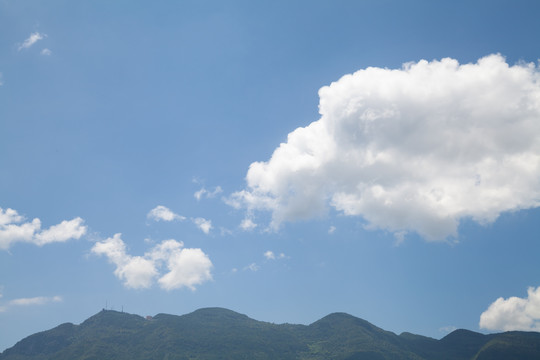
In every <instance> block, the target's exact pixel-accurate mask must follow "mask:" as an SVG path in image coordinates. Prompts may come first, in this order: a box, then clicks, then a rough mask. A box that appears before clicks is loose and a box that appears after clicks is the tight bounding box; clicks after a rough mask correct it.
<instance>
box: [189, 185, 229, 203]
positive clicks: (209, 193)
mask: <svg viewBox="0 0 540 360" xmlns="http://www.w3.org/2000/svg"><path fill="white" fill-rule="evenodd" d="M222 192H223V189H221V186H216V187H215V188H214V190H213V191H209V190H206V189H205V188H204V187H203V188H201V189H200V190H199V191H196V192H195V193H194V194H193V196H194V197H195V199H197V200H201V199H202V197H203V196H204V197H206V198H213V197H215V196H216V195H217V194H220V193H222Z"/></svg>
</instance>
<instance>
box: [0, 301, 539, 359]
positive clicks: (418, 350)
mask: <svg viewBox="0 0 540 360" xmlns="http://www.w3.org/2000/svg"><path fill="white" fill-rule="evenodd" d="M48 359H51V360H52V359H55V360H64V359H65V360H67V359H70V360H83V359H84V360H92V359H96V360H97V359H118V360H122V359H141V360H142V359H168V360H170V359H181V360H188V359H189V360H199V359H201V360H202V359H212V360H213V359H216V360H217V359H246V360H247V359H285V360H287V359H299V360H308V359H314V360H319V359H320V360H322V359H335V360H362V359H375V360H377V359H411V360H428V359H438V360H467V359H471V360H483V359H521V360H526V359H540V333H529V332H519V331H513V332H506V333H499V334H489V335H484V334H480V333H476V332H473V331H470V330H464V329H458V330H455V331H453V332H452V333H450V334H448V335H447V336H445V337H443V338H442V339H440V340H436V339H433V338H430V337H426V336H422V335H416V334H412V333H407V332H404V333H401V334H400V335H396V334H395V333H393V332H390V331H386V330H384V329H381V328H379V327H377V326H375V325H373V324H371V323H370V322H368V321H366V320H363V319H361V318H357V317H355V316H352V315H349V314H347V313H342V312H337V313H332V314H329V315H327V316H325V317H323V318H321V319H319V320H317V321H315V322H313V323H311V324H309V325H297V324H273V323H269V322H263V321H258V320H255V319H252V318H250V317H248V316H247V315H244V314H240V313H238V312H235V311H232V310H228V309H225V308H217V307H214V308H202V309H198V310H195V311H193V312H191V313H188V314H184V315H170V314H163V313H159V314H157V315H155V316H154V317H151V318H150V319H146V318H144V317H142V316H139V315H135V314H129V313H124V312H118V311H113V310H105V309H104V310H102V311H100V312H98V313H97V314H95V315H93V316H91V317H89V318H88V319H86V320H85V321H83V322H82V323H81V324H79V325H74V324H72V323H64V324H60V325H58V326H57V327H55V328H53V329H50V330H47V331H43V332H39V333H36V334H33V335H30V336H28V337H26V338H24V339H22V340H21V341H19V342H17V344H15V345H14V346H13V347H11V348H9V349H6V350H5V351H4V352H2V353H0V360H48Z"/></svg>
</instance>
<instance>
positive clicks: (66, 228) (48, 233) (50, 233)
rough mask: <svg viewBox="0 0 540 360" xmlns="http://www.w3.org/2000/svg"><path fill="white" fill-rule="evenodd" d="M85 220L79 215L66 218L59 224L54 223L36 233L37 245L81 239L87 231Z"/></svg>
mask: <svg viewBox="0 0 540 360" xmlns="http://www.w3.org/2000/svg"><path fill="white" fill-rule="evenodd" d="M83 223H84V220H83V219H81V218H80V217H77V218H75V219H73V220H69V221H67V220H64V221H62V222H61V223H60V224H58V225H53V226H51V227H50V228H48V229H47V230H43V231H42V232H40V233H38V234H36V235H35V237H34V238H35V243H36V244H37V245H40V246H41V245H45V244H49V243H53V242H65V241H67V240H70V239H80V238H81V236H83V235H84V234H85V233H86V226H84V225H83Z"/></svg>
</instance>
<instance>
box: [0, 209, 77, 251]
mask: <svg viewBox="0 0 540 360" xmlns="http://www.w3.org/2000/svg"><path fill="white" fill-rule="evenodd" d="M23 221H24V217H23V216H21V215H19V214H18V213H17V211H15V210H13V209H9V208H8V209H6V210H3V209H2V208H0V249H3V250H7V249H9V247H10V246H11V245H12V244H14V243H17V242H27V243H33V244H35V245H38V246H43V245H45V244H50V243H53V242H65V241H68V240H71V239H80V238H81V236H83V235H84V234H86V230H87V227H86V226H85V225H84V220H83V219H81V218H80V217H77V218H75V219H72V220H64V221H62V222H61V223H60V224H57V225H53V226H51V227H50V228H48V229H46V230H41V220H39V219H38V218H35V219H33V220H32V221H30V222H24V223H23Z"/></svg>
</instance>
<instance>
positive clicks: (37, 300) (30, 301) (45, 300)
mask: <svg viewBox="0 0 540 360" xmlns="http://www.w3.org/2000/svg"><path fill="white" fill-rule="evenodd" d="M0 297H1V296H0ZM62 301H63V299H62V297H61V296H52V297H47V296H36V297H31V298H19V299H13V300H10V301H8V302H7V303H6V304H5V305H0V312H5V311H7V310H8V309H9V308H11V307H15V306H36V305H45V304H49V303H57V302H62Z"/></svg>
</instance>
